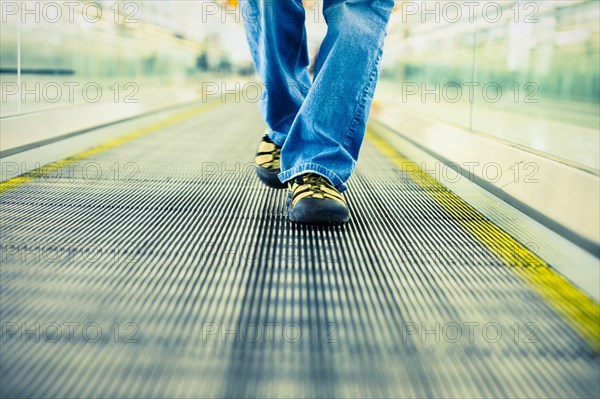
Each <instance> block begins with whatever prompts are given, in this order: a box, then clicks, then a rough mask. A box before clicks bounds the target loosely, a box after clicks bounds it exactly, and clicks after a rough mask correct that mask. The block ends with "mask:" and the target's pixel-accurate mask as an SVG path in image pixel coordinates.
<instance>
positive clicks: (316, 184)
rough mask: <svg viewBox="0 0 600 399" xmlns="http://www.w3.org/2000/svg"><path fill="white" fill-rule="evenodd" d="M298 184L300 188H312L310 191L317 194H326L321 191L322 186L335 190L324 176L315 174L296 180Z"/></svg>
mask: <svg viewBox="0 0 600 399" xmlns="http://www.w3.org/2000/svg"><path fill="white" fill-rule="evenodd" d="M296 183H297V184H298V185H300V186H305V185H308V186H310V190H311V191H314V192H315V194H326V192H325V191H323V190H322V189H321V186H322V185H324V186H326V187H329V188H331V189H333V188H334V187H333V186H332V185H331V184H330V183H329V182H328V181H327V179H325V178H324V177H323V176H320V175H313V174H308V175H305V176H300V177H298V178H296Z"/></svg>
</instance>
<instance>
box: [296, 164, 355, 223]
mask: <svg viewBox="0 0 600 399" xmlns="http://www.w3.org/2000/svg"><path fill="white" fill-rule="evenodd" d="M288 187H289V189H290V194H289V196H288V219H290V220H291V221H292V222H295V223H306V224H341V223H346V222H348V221H349V220H350V212H349V211H348V206H347V205H346V201H345V200H344V197H342V194H340V192H339V191H338V190H337V189H336V188H335V187H334V186H333V185H332V184H331V183H329V181H328V180H327V179H326V178H324V177H323V176H320V175H317V174H306V175H302V176H299V177H296V178H295V179H293V180H290V181H289V182H288Z"/></svg>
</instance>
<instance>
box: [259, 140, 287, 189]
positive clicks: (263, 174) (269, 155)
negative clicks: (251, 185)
mask: <svg viewBox="0 0 600 399" xmlns="http://www.w3.org/2000/svg"><path fill="white" fill-rule="evenodd" d="M280 159H281V147H280V146H278V145H277V144H275V143H274V142H272V141H271V139H270V138H269V136H267V135H266V134H265V135H264V136H263V138H262V140H261V142H260V144H259V145H258V151H256V174H257V175H258V178H259V179H260V180H261V181H262V182H263V183H265V184H266V185H267V186H269V187H271V188H286V187H287V185H286V184H285V183H282V182H281V181H279V178H278V177H277V175H278V174H279V173H281V160H280Z"/></svg>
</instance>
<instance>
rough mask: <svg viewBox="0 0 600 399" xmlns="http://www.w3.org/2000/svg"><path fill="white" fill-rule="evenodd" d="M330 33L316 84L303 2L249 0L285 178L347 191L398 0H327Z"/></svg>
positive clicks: (246, 7)
mask: <svg viewBox="0 0 600 399" xmlns="http://www.w3.org/2000/svg"><path fill="white" fill-rule="evenodd" d="M323 2H324V3H323V16H324V18H325V21H326V22H327V26H328V30H327V35H326V37H325V39H324V41H323V43H322V45H321V48H320V50H319V55H318V57H317V61H316V65H315V73H314V78H313V80H312V82H311V79H310V76H309V73H308V70H307V66H308V64H309V59H308V51H307V40H306V30H305V26H304V22H305V10H304V8H303V6H302V1H301V0H242V1H240V7H241V12H242V15H243V17H244V23H245V27H246V36H247V39H248V43H249V45H250V49H251V52H252V58H253V60H254V64H255V66H256V70H257V72H258V74H259V76H260V78H261V80H262V81H263V82H264V85H265V89H264V91H263V94H262V98H261V100H260V110H261V113H262V115H263V117H264V119H265V121H266V123H267V126H268V132H267V134H268V136H269V138H270V139H271V140H272V141H273V142H275V143H276V144H277V145H279V146H282V150H281V173H280V174H279V176H278V177H279V179H280V180H281V181H282V182H286V181H288V180H291V179H293V178H294V177H296V176H300V175H303V174H305V173H311V172H312V173H316V174H319V175H321V176H324V177H326V178H327V179H328V180H329V181H330V182H331V183H332V184H333V185H334V186H336V188H337V189H338V190H340V191H344V190H345V189H346V186H345V184H344V183H345V182H346V181H347V180H348V178H349V177H350V175H351V174H352V172H353V171H354V168H355V166H356V162H357V160H358V155H359V152H360V147H361V145H362V142H363V139H364V135H365V130H366V125H367V119H368V117H369V111H370V108H371V102H372V101H373V94H374V91H375V86H376V84H377V77H378V75H379V62H380V59H381V54H382V48H383V41H384V39H385V36H386V28H387V24H388V20H389V17H390V14H391V12H392V9H393V7H394V0H323Z"/></svg>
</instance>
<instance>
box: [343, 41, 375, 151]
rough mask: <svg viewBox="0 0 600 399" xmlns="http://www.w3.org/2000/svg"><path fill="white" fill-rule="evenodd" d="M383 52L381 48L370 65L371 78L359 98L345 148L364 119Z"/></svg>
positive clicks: (344, 144) (345, 140) (345, 139)
mask: <svg viewBox="0 0 600 399" xmlns="http://www.w3.org/2000/svg"><path fill="white" fill-rule="evenodd" d="M381 54H382V51H381V50H380V51H379V54H378V55H377V58H376V59H375V61H374V62H373V63H372V64H371V67H370V71H371V73H370V74H369V79H368V81H367V82H366V83H365V86H364V87H363V89H362V92H361V96H360V99H359V101H358V104H357V105H356V109H355V111H354V117H353V118H352V121H351V122H350V126H349V127H348V130H347V133H346V137H345V138H344V143H343V145H342V146H343V147H344V148H346V147H347V146H348V145H349V142H350V139H351V138H352V136H354V135H355V134H356V126H357V125H358V122H359V121H360V120H361V119H362V118H361V117H360V116H361V113H362V112H364V110H365V108H366V102H367V95H368V94H369V91H370V88H371V86H372V85H373V81H374V80H375V76H376V74H377V65H378V64H379V59H380V58H381Z"/></svg>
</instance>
